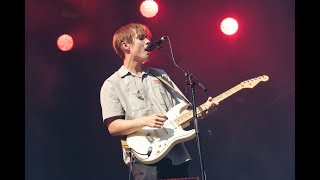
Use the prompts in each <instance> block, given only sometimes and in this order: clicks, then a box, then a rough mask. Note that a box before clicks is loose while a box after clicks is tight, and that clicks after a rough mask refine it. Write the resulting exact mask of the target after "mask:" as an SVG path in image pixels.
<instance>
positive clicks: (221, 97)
mask: <svg viewBox="0 0 320 180" xmlns="http://www.w3.org/2000/svg"><path fill="white" fill-rule="evenodd" d="M241 89H243V86H242V85H241V84H238V85H236V86H235V87H233V88H231V89H229V90H227V91H225V92H224V93H221V94H220V95H218V96H216V97H214V98H213V101H214V102H217V103H219V102H221V101H222V100H224V99H226V98H227V97H229V96H231V95H233V94H234V93H236V92H238V91H240V90H241ZM196 110H197V114H200V113H202V112H203V111H205V110H206V109H205V103H203V104H201V105H200V106H198V107H197V108H196ZM192 120H193V111H192V110H188V111H187V112H186V113H185V114H182V115H181V116H180V117H178V118H177V119H175V122H176V123H177V125H181V124H185V123H189V122H190V121H192Z"/></svg>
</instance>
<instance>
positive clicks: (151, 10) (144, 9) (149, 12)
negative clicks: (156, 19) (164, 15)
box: [140, 0, 159, 18]
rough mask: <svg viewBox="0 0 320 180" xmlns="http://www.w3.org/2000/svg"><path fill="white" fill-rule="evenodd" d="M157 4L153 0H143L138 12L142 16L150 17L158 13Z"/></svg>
mask: <svg viewBox="0 0 320 180" xmlns="http://www.w3.org/2000/svg"><path fill="white" fill-rule="evenodd" d="M158 10H159V8H158V4H157V3H156V2H155V1H153V0H145V1H143V2H142V3H141V5H140V12H141V14H142V15H143V16H144V17H147V18H152V17H153V16H155V15H156V14H157V13H158Z"/></svg>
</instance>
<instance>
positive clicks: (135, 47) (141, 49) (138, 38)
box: [130, 34, 150, 62]
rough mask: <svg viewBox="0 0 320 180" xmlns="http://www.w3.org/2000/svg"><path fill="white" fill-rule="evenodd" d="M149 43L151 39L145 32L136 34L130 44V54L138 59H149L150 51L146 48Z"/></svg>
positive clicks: (142, 60) (143, 60)
mask: <svg viewBox="0 0 320 180" xmlns="http://www.w3.org/2000/svg"><path fill="white" fill-rule="evenodd" d="M149 43H150V40H149V39H148V38H147V37H146V35H145V34H135V37H134V38H133V43H132V44H131V45H130V54H131V55H132V57H134V59H135V60H136V61H140V62H145V61H147V60H149V55H150V52H147V51H146V50H145V48H146V47H147V45H148V44H149Z"/></svg>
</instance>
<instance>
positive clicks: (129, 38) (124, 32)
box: [112, 23, 152, 59]
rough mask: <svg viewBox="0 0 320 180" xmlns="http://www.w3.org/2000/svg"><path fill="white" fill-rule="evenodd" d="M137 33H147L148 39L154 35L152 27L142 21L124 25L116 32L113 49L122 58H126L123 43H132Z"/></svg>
mask: <svg viewBox="0 0 320 180" xmlns="http://www.w3.org/2000/svg"><path fill="white" fill-rule="evenodd" d="M135 34H145V35H146V37H147V38H148V39H151V36H152V34H151V32H150V29H149V28H148V27H147V26H146V25H143V24H140V23H130V24H127V25H124V26H122V27H121V28H119V29H118V30H117V31H116V32H115V33H114V35H113V40H112V45H113V49H114V51H115V52H116V54H118V55H119V56H120V58H121V59H124V52H123V50H122V48H121V43H122V42H124V41H126V42H127V43H132V42H133V38H134V36H135Z"/></svg>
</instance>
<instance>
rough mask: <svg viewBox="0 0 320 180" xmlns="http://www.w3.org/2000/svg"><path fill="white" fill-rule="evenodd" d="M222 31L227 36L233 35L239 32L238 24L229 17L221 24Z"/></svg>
mask: <svg viewBox="0 0 320 180" xmlns="http://www.w3.org/2000/svg"><path fill="white" fill-rule="evenodd" d="M220 29H221V31H222V32H223V33H224V34H226V35H233V34H234V33H236V32H237V30H238V23H237V21H236V20H235V19H233V18H231V17H228V18H225V19H224V20H223V21H222V22H221V24H220Z"/></svg>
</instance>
